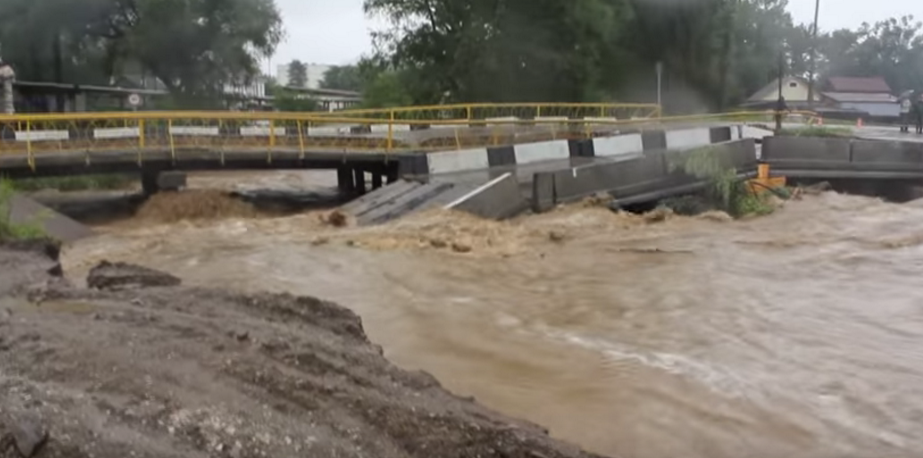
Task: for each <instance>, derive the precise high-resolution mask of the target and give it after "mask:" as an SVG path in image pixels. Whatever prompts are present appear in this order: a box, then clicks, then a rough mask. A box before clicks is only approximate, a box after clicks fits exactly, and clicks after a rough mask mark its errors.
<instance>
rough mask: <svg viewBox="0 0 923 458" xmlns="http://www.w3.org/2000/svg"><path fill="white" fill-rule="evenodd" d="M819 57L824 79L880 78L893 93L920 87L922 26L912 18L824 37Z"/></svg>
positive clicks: (922, 69)
mask: <svg viewBox="0 0 923 458" xmlns="http://www.w3.org/2000/svg"><path fill="white" fill-rule="evenodd" d="M820 55H821V59H820V64H821V65H820V72H821V74H823V75H825V76H828V77H829V76H882V77H884V78H885V80H886V81H887V82H888V84H889V85H890V86H891V89H892V90H893V91H896V92H901V91H904V90H908V89H920V88H923V24H921V23H920V22H917V21H915V20H914V18H913V16H904V17H902V18H892V19H888V20H885V21H881V22H878V23H876V24H874V25H869V24H863V25H862V27H860V28H859V29H858V30H855V31H851V30H836V31H834V32H831V33H829V34H825V35H824V36H822V37H821V39H820Z"/></svg>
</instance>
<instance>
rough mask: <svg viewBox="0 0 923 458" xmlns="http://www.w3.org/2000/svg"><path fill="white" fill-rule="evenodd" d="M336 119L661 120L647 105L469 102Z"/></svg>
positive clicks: (351, 112)
mask: <svg viewBox="0 0 923 458" xmlns="http://www.w3.org/2000/svg"><path fill="white" fill-rule="evenodd" d="M330 115H332V116H337V117H350V118H353V117H357V118H366V119H369V118H373V119H395V120H468V121H470V120H477V119H501V118H520V119H536V118H538V119H541V118H568V119H581V118H587V117H598V118H616V119H634V118H647V119H649V118H658V117H660V115H661V111H660V106H659V105H656V104H646V103H469V104H454V105H430V106H415V107H400V108H385V109H366V110H344V111H338V112H334V113H331V114H330Z"/></svg>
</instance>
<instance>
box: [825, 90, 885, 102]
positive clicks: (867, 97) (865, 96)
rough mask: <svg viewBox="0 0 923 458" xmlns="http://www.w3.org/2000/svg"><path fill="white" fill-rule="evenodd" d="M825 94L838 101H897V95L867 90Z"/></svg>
mask: <svg viewBox="0 0 923 458" xmlns="http://www.w3.org/2000/svg"><path fill="white" fill-rule="evenodd" d="M824 96H826V97H830V98H831V99H833V100H834V101H836V102H839V103H843V102H852V103H863V102H864V103H897V97H894V96H893V95H891V94H887V93H880V92H879V93H867V92H824Z"/></svg>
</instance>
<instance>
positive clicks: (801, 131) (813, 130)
mask: <svg viewBox="0 0 923 458" xmlns="http://www.w3.org/2000/svg"><path fill="white" fill-rule="evenodd" d="M779 134H780V135H783V136H788V137H833V138H844V137H851V136H852V131H851V130H850V129H847V128H845V127H822V126H809V127H798V128H793V129H782V131H781V132H779Z"/></svg>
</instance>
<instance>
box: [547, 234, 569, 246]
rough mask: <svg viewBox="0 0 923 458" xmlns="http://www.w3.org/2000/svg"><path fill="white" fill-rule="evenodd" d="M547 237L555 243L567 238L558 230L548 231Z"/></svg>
mask: <svg viewBox="0 0 923 458" xmlns="http://www.w3.org/2000/svg"><path fill="white" fill-rule="evenodd" d="M548 239H549V240H551V241H552V242H555V243H562V242H564V240H566V239H567V236H566V235H565V234H564V233H563V232H560V231H551V232H549V233H548Z"/></svg>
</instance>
